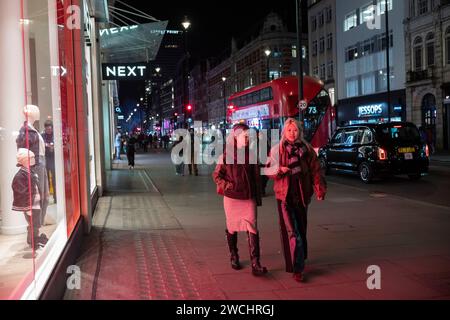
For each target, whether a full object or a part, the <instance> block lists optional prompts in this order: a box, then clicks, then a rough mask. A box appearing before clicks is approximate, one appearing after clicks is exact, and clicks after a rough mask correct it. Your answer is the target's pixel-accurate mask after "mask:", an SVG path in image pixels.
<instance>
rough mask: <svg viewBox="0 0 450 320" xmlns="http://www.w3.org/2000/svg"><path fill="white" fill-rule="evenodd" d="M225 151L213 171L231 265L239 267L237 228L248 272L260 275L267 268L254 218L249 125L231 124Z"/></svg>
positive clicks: (257, 201)
mask: <svg viewBox="0 0 450 320" xmlns="http://www.w3.org/2000/svg"><path fill="white" fill-rule="evenodd" d="M227 145H228V146H227V151H228V150H229V149H230V146H231V150H234V152H233V155H231V154H228V153H227V152H225V154H224V155H223V156H222V157H221V158H220V159H219V164H218V165H217V167H216V170H215V171H214V173H213V179H214V182H215V183H216V184H217V189H218V193H219V194H220V195H222V196H224V202H223V204H224V210H225V215H226V221H227V230H226V231H225V233H226V236H227V242H228V247H229V249H230V253H231V267H232V268H233V269H235V270H239V269H241V265H240V263H239V255H238V248H237V236H238V232H247V237H248V245H249V251H250V259H251V262H252V273H253V275H255V276H261V275H264V274H265V273H267V269H266V268H265V267H262V266H261V263H260V247H259V232H258V227H257V220H256V211H257V209H256V208H257V207H258V206H261V204H262V202H261V183H260V178H261V176H260V168H259V167H258V165H257V164H256V162H255V164H251V163H252V161H250V150H249V149H250V148H249V127H248V126H247V125H245V124H238V125H236V126H234V127H233V130H232V133H231V134H230V136H229V137H228V139H227Z"/></svg>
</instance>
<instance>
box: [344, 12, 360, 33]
mask: <svg viewBox="0 0 450 320" xmlns="http://www.w3.org/2000/svg"><path fill="white" fill-rule="evenodd" d="M357 25H358V16H357V15H356V11H353V12H351V13H349V14H347V15H346V16H345V20H344V32H345V31H348V30H350V29H352V28H354V27H356V26H357Z"/></svg>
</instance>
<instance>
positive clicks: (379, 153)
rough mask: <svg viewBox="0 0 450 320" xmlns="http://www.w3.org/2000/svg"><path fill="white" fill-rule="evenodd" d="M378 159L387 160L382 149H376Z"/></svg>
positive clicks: (385, 153)
mask: <svg viewBox="0 0 450 320" xmlns="http://www.w3.org/2000/svg"><path fill="white" fill-rule="evenodd" d="M378 159H380V160H387V152H386V150H384V149H383V148H378Z"/></svg>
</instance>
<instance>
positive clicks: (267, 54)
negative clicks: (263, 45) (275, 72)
mask: <svg viewBox="0 0 450 320" xmlns="http://www.w3.org/2000/svg"><path fill="white" fill-rule="evenodd" d="M264 54H265V55H266V57H267V81H270V65H269V63H270V55H271V54H272V51H270V49H266V50H265V51H264Z"/></svg>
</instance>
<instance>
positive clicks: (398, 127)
mask: <svg viewBox="0 0 450 320" xmlns="http://www.w3.org/2000/svg"><path fill="white" fill-rule="evenodd" d="M394 128H396V129H400V128H402V126H394Z"/></svg>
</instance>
